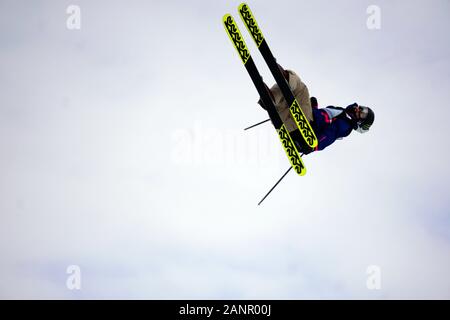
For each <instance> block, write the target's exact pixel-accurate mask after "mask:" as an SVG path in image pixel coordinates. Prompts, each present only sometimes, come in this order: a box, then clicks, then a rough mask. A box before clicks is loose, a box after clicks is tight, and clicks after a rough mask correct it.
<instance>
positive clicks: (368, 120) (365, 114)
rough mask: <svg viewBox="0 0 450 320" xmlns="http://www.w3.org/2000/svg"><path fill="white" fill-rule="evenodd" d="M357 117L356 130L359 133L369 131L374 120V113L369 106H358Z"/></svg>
mask: <svg viewBox="0 0 450 320" xmlns="http://www.w3.org/2000/svg"><path fill="white" fill-rule="evenodd" d="M359 110H360V112H359V117H358V119H357V123H356V124H357V125H356V129H355V130H356V131H358V132H359V133H365V132H367V131H369V128H370V126H372V124H373V121H374V120H375V113H374V112H373V111H372V109H370V108H369V107H365V106H359Z"/></svg>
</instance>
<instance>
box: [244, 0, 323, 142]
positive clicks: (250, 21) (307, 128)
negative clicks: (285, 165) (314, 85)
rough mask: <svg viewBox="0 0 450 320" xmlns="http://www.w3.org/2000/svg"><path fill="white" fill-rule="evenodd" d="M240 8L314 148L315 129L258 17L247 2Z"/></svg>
mask: <svg viewBox="0 0 450 320" xmlns="http://www.w3.org/2000/svg"><path fill="white" fill-rule="evenodd" d="M238 10H239V15H240V16H241V18H242V21H244V24H245V26H246V27H247V30H248V32H249V33H250V34H251V36H252V38H253V40H254V41H255V43H256V46H257V47H258V49H259V51H260V52H261V54H262V56H263V58H264V60H265V61H266V63H267V65H268V67H269V69H270V71H271V72H272V75H273V77H274V78H275V81H276V82H277V84H278V86H279V87H280V89H281V92H282V93H283V96H284V98H285V99H286V102H287V103H288V106H290V107H289V110H290V111H291V116H292V118H293V119H294V120H295V122H296V124H297V126H298V128H299V129H300V132H301V135H302V137H303V139H304V142H306V144H307V147H309V148H311V149H314V148H315V147H316V146H317V144H318V142H317V138H316V135H315V133H314V131H313V129H312V128H311V125H310V123H309V121H308V120H307V119H306V117H305V114H304V113H303V111H302V109H301V108H300V105H299V103H298V102H297V99H296V98H295V96H294V94H293V93H292V90H291V88H290V87H289V84H288V83H287V81H286V79H285V78H284V76H283V73H282V72H281V70H280V69H279V67H278V63H277V61H276V59H275V57H274V56H273V54H272V52H271V51H270V48H269V46H268V44H267V42H266V39H265V38H264V36H263V34H262V32H261V29H260V28H259V26H258V24H257V22H256V19H255V17H254V16H253V14H252V12H251V10H250V8H249V6H248V5H247V4H246V3H241V5H239V8H238Z"/></svg>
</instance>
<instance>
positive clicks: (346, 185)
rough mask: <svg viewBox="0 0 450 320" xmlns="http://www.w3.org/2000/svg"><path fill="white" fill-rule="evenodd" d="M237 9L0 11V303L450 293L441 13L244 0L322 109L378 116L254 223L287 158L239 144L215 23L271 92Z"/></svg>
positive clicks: (236, 103) (224, 47)
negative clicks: (236, 35) (234, 33)
mask: <svg viewBox="0 0 450 320" xmlns="http://www.w3.org/2000/svg"><path fill="white" fill-rule="evenodd" d="M239 3H240V1H221V2H219V1H214V2H212V1H206V0H198V1H188V2H186V1H111V0H107V1H106V0H95V1H92V0H90V1H87V0H85V1H76V0H71V1H32V2H31V1H24V0H20V1H7V0H0V86H1V90H0V150H1V157H0V176H1V177H2V178H1V179H0V219H1V220H0V257H1V258H0V298H37V299H47V298H61V299H90V298H146V299H184V298H190V299H220V298H225V299H261V298H265V299H305V298H306V299H310V298H319V299H321V298H322V299H323V298H331V299H334V298H343V299H362V298H368V299H399V298H406V299H418V298H424V299H430V298H438V299H449V298H450V278H449V276H448V270H449V269H450V255H449V252H450V250H449V249H450V233H449V227H450V218H449V211H450V203H449V198H448V195H447V193H448V191H447V190H449V187H450V185H449V184H450V183H449V178H450V170H449V167H448V163H449V162H450V161H449V160H450V153H449V144H448V142H447V139H446V138H447V136H448V132H447V119H448V118H449V116H450V111H449V108H447V106H446V104H447V102H448V101H449V100H450V93H449V85H450V72H449V71H450V61H449V57H450V44H449V41H448V30H450V22H449V12H450V2H449V1H444V0H440V1H439V0H435V1H430V2H426V3H425V2H424V1H406V0H404V1H400V0H399V1H375V2H373V1H359V0H358V1H357V0H353V1H350V0H348V1H343V0H340V1H333V2H330V1H277V3H276V4H275V3H274V2H273V1H248V3H249V5H250V6H251V8H252V10H253V13H254V14H255V16H256V18H257V19H258V22H259V25H260V27H261V28H262V30H263V33H264V35H265V36H266V38H267V41H268V43H269V45H270V47H271V48H272V51H273V52H274V54H275V56H276V57H277V58H278V61H279V62H280V63H281V64H282V65H283V66H285V67H286V68H291V69H293V70H295V71H296V72H297V73H298V74H299V75H300V76H301V77H302V79H303V80H304V81H305V83H306V84H307V85H308V87H309V89H310V92H311V93H312V94H314V95H315V96H317V97H318V99H319V103H320V105H322V106H326V105H329V104H332V105H338V106H346V105H348V104H350V103H353V102H355V101H357V102H359V103H361V104H364V105H368V106H370V107H372V108H373V109H374V110H375V113H376V120H375V124H374V125H373V129H371V131H370V132H369V133H368V134H365V135H360V134H358V133H353V134H351V135H350V136H349V137H348V138H346V139H344V140H342V141H338V142H336V143H335V144H334V145H332V146H330V147H329V148H328V149H326V150H325V151H323V152H319V153H314V154H311V155H309V156H307V157H306V158H305V160H304V161H305V164H306V167H307V169H308V173H307V175H306V176H304V177H298V176H296V175H295V174H294V173H290V175H289V176H287V177H286V179H285V180H284V181H283V182H282V184H280V185H279V186H278V188H277V190H275V192H274V193H273V194H271V195H270V197H269V198H268V199H267V200H266V201H265V202H264V204H263V205H262V206H261V207H258V206H257V205H256V204H257V202H258V201H259V200H260V198H261V197H262V196H263V195H264V193H265V192H266V191H268V189H269V188H270V187H271V186H272V184H273V183H274V182H275V181H276V180H277V179H278V178H279V177H280V176H281V175H282V174H283V172H284V171H285V170H286V169H287V168H288V166H289V164H288V162H287V160H286V159H285V156H284V154H283V151H282V149H281V147H280V145H279V142H278V138H277V136H276V133H275V131H274V130H273V128H272V127H271V125H269V124H266V125H263V126H261V127H259V128H255V129H253V130H252V131H249V132H244V131H243V130H242V128H244V127H245V126H247V125H249V124H252V123H254V122H258V121H260V120H263V119H265V118H266V115H265V114H264V112H263V111H262V110H261V108H260V107H259V106H258V105H257V104H256V100H257V99H258V98H257V94H256V90H255V89H254V88H253V85H252V83H251V81H250V78H249V77H248V75H247V74H246V71H245V69H244V68H243V66H242V63H241V62H240V59H239V58H238V56H237V54H236V52H235V51H234V49H233V47H232V45H231V42H230V41H229V39H228V37H227V35H226V33H225V31H224V29H223V26H222V22H221V19H222V16H223V15H224V14H225V13H231V14H233V15H234V16H235V17H236V20H237V22H238V24H239V26H240V28H241V31H242V32H243V33H244V37H245V39H246V42H247V45H248V46H249V48H250V50H251V53H252V55H253V56H254V59H255V61H256V63H257V65H258V67H259V68H260V71H261V73H262V74H263V76H264V78H265V80H266V81H267V82H268V83H270V84H271V83H272V82H273V80H272V78H271V76H270V73H269V71H268V69H267V67H266V66H265V64H264V61H263V60H262V58H261V57H260V55H259V52H258V51H257V48H256V47H255V45H254V44H253V43H252V40H251V38H250V36H249V35H248V34H247V32H246V30H245V28H244V25H243V24H242V23H241V21H240V20H239V17H238V13H237V6H238V5H239ZM69 5H78V6H79V7H80V9H81V29H80V30H69V29H67V27H66V20H67V18H68V16H69V15H68V14H67V13H66V9H67V7H68V6H69ZM369 5H376V6H378V7H379V8H380V10H381V28H380V29H379V30H369V29H368V28H367V26H366V20H367V18H368V14H367V13H366V10H367V8H368V6H369ZM69 265H78V266H79V267H80V268H81V276H82V277H81V281H82V282H81V283H82V288H81V290H72V291H71V290H69V289H68V288H67V287H66V279H67V277H68V275H67V274H66V268H67V267H68V266H69ZM370 265H376V266H379V267H380V270H381V289H380V290H369V289H368V288H367V287H366V281H367V278H368V275H367V274H366V269H367V267H368V266H370Z"/></svg>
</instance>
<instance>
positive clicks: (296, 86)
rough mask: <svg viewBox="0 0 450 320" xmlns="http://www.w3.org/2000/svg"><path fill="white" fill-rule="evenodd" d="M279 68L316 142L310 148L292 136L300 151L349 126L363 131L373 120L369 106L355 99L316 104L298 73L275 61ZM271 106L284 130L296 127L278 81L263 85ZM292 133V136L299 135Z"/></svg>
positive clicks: (323, 144)
mask: <svg viewBox="0 0 450 320" xmlns="http://www.w3.org/2000/svg"><path fill="white" fill-rule="evenodd" d="M278 67H279V68H280V70H281V71H282V73H283V75H284V77H285V78H286V81H287V82H288V83H289V86H290V88H291V90H292V93H293V94H294V96H295V98H296V99H297V101H298V103H299V105H300V108H301V109H302V111H303V113H304V114H305V117H306V118H307V120H308V121H309V122H310V124H311V127H312V128H313V130H314V132H315V134H316V136H317V139H318V145H317V146H316V147H315V148H314V149H311V148H307V147H305V145H304V143H303V141H298V140H297V139H294V143H295V144H296V145H297V147H298V148H299V149H300V151H301V152H302V153H304V154H308V153H311V152H313V151H319V150H323V149H325V148H326V147H328V146H329V145H331V144H332V143H333V142H335V141H336V140H337V139H342V138H344V137H347V136H348V135H349V134H350V133H351V132H352V130H355V131H358V132H360V133H364V132H367V131H368V130H369V128H370V127H371V125H372V124H373V122H374V119H375V114H374V112H373V111H372V109H370V108H368V107H365V106H361V105H359V104H357V103H353V104H351V105H349V106H347V107H346V108H340V107H334V106H328V107H326V108H318V103H317V99H316V98H315V97H311V98H310V96H309V91H308V88H307V86H306V85H305V84H304V83H303V81H302V80H301V79H300V77H299V76H298V75H297V74H296V73H295V72H294V71H292V70H284V69H283V68H282V67H281V66H280V65H278ZM266 89H267V90H268V92H269V94H270V96H271V98H272V100H273V103H274V105H275V108H276V109H277V112H278V114H279V115H280V118H281V119H282V121H283V123H284V124H285V125H286V128H287V130H288V131H289V132H290V133H292V132H295V131H297V130H299V129H298V127H297V125H296V123H295V121H294V119H292V115H291V113H290V111H289V107H288V104H287V103H286V100H285V98H284V96H283V94H282V92H281V90H280V87H279V86H278V84H275V85H273V86H272V88H270V89H269V87H268V86H267V85H266ZM258 104H259V105H261V107H263V108H264V109H267V108H266V106H265V105H264V103H263V102H262V101H261V99H260V100H259V101H258ZM292 136H294V137H296V136H299V135H294V134H292Z"/></svg>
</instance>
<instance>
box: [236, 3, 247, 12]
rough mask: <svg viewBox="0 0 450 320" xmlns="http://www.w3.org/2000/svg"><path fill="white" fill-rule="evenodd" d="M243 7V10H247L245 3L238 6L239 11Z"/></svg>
mask: <svg viewBox="0 0 450 320" xmlns="http://www.w3.org/2000/svg"><path fill="white" fill-rule="evenodd" d="M244 7H246V8H245V9H247V8H248V4H246V3H245V2H242V3H241V4H240V5H239V7H238V9H239V10H241V9H242V8H244Z"/></svg>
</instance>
